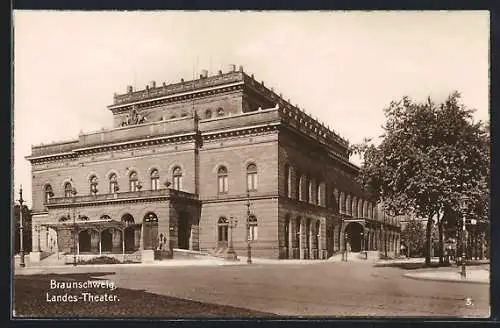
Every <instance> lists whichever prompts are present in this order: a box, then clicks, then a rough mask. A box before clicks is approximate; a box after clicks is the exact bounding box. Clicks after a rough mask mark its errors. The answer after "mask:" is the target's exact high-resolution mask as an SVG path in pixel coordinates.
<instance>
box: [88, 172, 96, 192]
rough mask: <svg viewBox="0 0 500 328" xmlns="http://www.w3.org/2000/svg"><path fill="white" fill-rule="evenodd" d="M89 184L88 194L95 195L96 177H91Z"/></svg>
mask: <svg viewBox="0 0 500 328" xmlns="http://www.w3.org/2000/svg"><path fill="white" fill-rule="evenodd" d="M89 182H90V194H91V195H97V192H98V190H97V177H96V176H95V175H93V176H91V177H90V179H89Z"/></svg>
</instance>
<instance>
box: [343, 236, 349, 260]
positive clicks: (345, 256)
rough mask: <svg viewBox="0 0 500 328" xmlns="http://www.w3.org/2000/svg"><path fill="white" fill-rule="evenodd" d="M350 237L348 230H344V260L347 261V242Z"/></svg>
mask: <svg viewBox="0 0 500 328" xmlns="http://www.w3.org/2000/svg"><path fill="white" fill-rule="evenodd" d="M348 239H349V235H348V234H347V231H346V232H344V254H345V255H344V261H346V262H347V251H348V250H347V242H348Z"/></svg>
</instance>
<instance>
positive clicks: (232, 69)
mask: <svg viewBox="0 0 500 328" xmlns="http://www.w3.org/2000/svg"><path fill="white" fill-rule="evenodd" d="M235 71H236V65H234V64H231V65H229V72H235Z"/></svg>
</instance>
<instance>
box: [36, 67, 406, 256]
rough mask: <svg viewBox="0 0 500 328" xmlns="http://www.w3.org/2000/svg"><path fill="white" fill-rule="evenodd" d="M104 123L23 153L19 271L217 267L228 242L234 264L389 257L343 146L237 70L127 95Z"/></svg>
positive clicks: (386, 228)
mask: <svg viewBox="0 0 500 328" xmlns="http://www.w3.org/2000/svg"><path fill="white" fill-rule="evenodd" d="M107 109H108V110H110V111H111V113H112V115H113V122H114V127H113V128H111V129H102V130H99V131H96V132H91V133H80V135H78V137H77V138H75V139H74V140H68V141H63V142H54V143H51V144H45V145H37V146H32V153H31V155H29V156H28V157H27V159H28V160H29V161H30V162H31V166H32V190H33V195H32V200H33V250H34V252H33V253H32V254H31V257H32V261H38V260H40V259H43V258H45V257H50V256H52V257H54V256H55V254H57V256H58V257H62V258H65V257H66V258H69V260H68V261H71V258H72V257H73V254H76V255H77V256H78V258H80V259H81V258H85V257H93V256H94V257H95V256H99V255H109V256H114V257H118V258H120V257H121V258H122V259H123V260H129V261H143V262H145V261H152V260H153V259H154V258H156V259H161V258H169V257H172V254H174V257H175V254H176V249H186V250H192V251H201V252H208V253H212V254H214V255H221V256H223V254H225V252H227V249H228V246H229V243H230V241H231V237H232V242H233V245H234V249H235V251H236V253H237V254H239V255H245V254H246V249H247V240H250V244H251V249H252V255H253V256H254V257H265V258H274V259H325V258H328V257H330V256H332V255H334V254H336V253H338V252H342V251H343V250H344V249H349V250H350V251H352V252H359V251H362V250H388V251H389V254H392V255H395V254H397V252H398V251H399V235H400V226H399V222H398V220H397V219H396V218H392V217H388V216H386V215H384V213H383V212H382V211H381V210H380V206H377V204H375V203H374V202H373V201H371V200H370V199H368V198H367V197H366V196H365V195H364V193H363V190H362V189H361V187H360V186H359V185H358V184H357V183H356V180H355V178H356V175H357V174H358V170H359V169H358V167H357V166H355V165H354V164H352V163H350V162H349V151H348V146H349V145H348V142H347V140H345V139H343V138H341V137H340V136H338V135H337V134H336V133H335V132H334V131H332V130H331V129H329V128H328V127H326V126H325V125H323V124H321V123H320V122H318V121H317V120H315V119H314V118H312V117H311V116H309V115H308V114H306V113H305V112H304V111H302V110H301V109H299V108H298V107H296V106H293V105H291V104H290V102H289V101H286V100H284V99H282V97H281V96H280V95H278V94H276V93H275V92H274V91H273V89H270V88H267V87H266V86H265V85H264V83H263V82H258V81H256V80H255V79H254V77H253V75H248V74H246V73H245V72H244V71H243V69H242V67H240V68H239V70H237V69H236V67H235V66H234V65H233V66H231V68H230V69H229V70H228V71H227V72H222V71H219V73H218V74H216V75H214V76H209V75H208V74H207V72H206V71H203V72H202V74H201V75H200V77H199V78H198V79H196V80H193V81H184V80H181V81H180V82H178V83H173V84H166V83H163V84H162V85H156V84H155V82H151V83H150V84H149V85H148V86H146V88H145V89H144V90H139V91H135V90H133V89H132V87H128V88H127V90H126V92H125V93H123V94H115V95H114V101H113V103H112V104H111V105H109V106H108V108H107ZM153 254H154V256H153Z"/></svg>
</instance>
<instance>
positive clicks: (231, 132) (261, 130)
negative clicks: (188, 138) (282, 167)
mask: <svg viewBox="0 0 500 328" xmlns="http://www.w3.org/2000/svg"><path fill="white" fill-rule="evenodd" d="M278 126H279V123H270V124H262V125H256V126H248V127H243V128H234V129H225V130H219V131H211V132H204V133H202V134H201V137H202V138H203V140H217V139H224V138H232V137H240V136H244V135H260V134H267V133H270V132H274V131H278Z"/></svg>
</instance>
